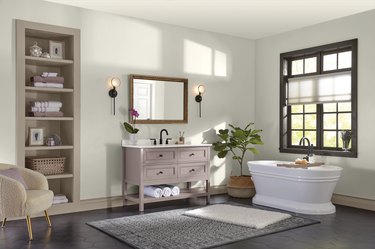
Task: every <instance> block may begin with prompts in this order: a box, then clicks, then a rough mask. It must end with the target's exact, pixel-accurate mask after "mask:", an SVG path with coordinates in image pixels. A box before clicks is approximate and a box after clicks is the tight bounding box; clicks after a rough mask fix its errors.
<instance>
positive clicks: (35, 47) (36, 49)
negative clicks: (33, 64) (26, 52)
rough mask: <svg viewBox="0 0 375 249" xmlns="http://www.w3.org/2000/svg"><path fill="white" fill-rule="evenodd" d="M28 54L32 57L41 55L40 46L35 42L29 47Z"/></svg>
mask: <svg viewBox="0 0 375 249" xmlns="http://www.w3.org/2000/svg"><path fill="white" fill-rule="evenodd" d="M30 55H31V56H34V57H40V56H41V55H42V48H41V47H39V46H38V43H37V42H34V45H32V46H31V47H30Z"/></svg>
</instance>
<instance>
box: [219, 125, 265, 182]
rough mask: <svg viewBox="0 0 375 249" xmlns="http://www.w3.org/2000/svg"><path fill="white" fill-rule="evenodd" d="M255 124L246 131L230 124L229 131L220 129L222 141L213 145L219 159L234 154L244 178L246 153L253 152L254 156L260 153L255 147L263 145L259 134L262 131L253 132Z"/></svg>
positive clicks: (246, 128) (248, 126)
mask: <svg viewBox="0 0 375 249" xmlns="http://www.w3.org/2000/svg"><path fill="white" fill-rule="evenodd" d="M252 125H254V123H249V124H248V125H247V126H246V127H245V128H244V129H242V128H240V127H235V126H233V125H231V124H229V127H230V128H231V130H230V131H229V129H224V130H222V129H220V130H219V134H218V136H219V138H220V139H221V141H218V142H215V143H213V146H214V150H215V151H217V152H218V154H217V155H218V157H219V158H224V157H226V156H227V154H228V153H229V152H230V153H231V154H232V159H233V160H236V161H237V162H238V164H239V166H240V169H241V176H242V166H243V160H244V157H245V155H246V152H248V151H249V152H252V153H254V154H257V153H258V150H257V149H256V148H255V147H254V145H257V144H263V142H262V139H261V137H260V135H259V134H258V133H260V132H261V131H262V130H253V129H251V126H252Z"/></svg>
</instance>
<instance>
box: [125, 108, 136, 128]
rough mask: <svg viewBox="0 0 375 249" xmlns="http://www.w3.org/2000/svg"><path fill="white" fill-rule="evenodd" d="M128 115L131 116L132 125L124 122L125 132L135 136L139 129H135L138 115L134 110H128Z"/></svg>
mask: <svg viewBox="0 0 375 249" xmlns="http://www.w3.org/2000/svg"><path fill="white" fill-rule="evenodd" d="M130 115H132V116H133V125H131V124H129V123H128V122H124V127H125V130H126V131H127V132H129V133H132V134H137V133H138V131H139V129H138V128H135V122H136V121H137V118H138V117H139V113H138V112H137V111H136V110H135V109H130Z"/></svg>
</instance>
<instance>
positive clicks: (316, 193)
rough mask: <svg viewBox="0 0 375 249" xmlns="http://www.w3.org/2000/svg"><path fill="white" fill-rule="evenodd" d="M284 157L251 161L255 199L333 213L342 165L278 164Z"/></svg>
mask: <svg viewBox="0 0 375 249" xmlns="http://www.w3.org/2000/svg"><path fill="white" fill-rule="evenodd" d="M278 163H290V162H284V161H266V160H262V161H249V162H248V163H247V164H248V166H249V170H250V173H251V175H252V179H253V181H254V184H255V190H256V194H255V196H254V198H253V203H254V204H257V205H262V206H269V207H274V208H278V209H283V210H288V211H292V212H296V213H302V214H332V213H335V211H336V208H335V206H334V205H333V204H332V202H331V198H332V194H333V190H334V189H335V186H336V183H337V181H338V180H339V179H340V174H341V171H342V168H341V167H337V166H331V165H323V166H319V167H309V168H307V169H302V168H287V167H278V166H277V165H276V164H278Z"/></svg>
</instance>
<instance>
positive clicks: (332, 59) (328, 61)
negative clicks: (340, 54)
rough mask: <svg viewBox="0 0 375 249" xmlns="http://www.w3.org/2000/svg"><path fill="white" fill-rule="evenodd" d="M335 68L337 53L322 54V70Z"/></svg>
mask: <svg viewBox="0 0 375 249" xmlns="http://www.w3.org/2000/svg"><path fill="white" fill-rule="evenodd" d="M335 69H337V54H328V55H324V56H323V71H328V70H335Z"/></svg>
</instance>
